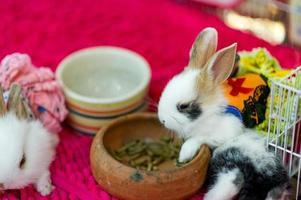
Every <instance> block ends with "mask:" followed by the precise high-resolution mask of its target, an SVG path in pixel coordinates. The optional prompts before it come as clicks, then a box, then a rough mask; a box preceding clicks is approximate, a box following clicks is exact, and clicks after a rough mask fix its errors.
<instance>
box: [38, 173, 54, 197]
mask: <svg viewBox="0 0 301 200" xmlns="http://www.w3.org/2000/svg"><path fill="white" fill-rule="evenodd" d="M35 186H36V189H37V191H38V192H39V193H40V194H41V195H42V196H47V195H49V194H50V193H51V192H52V190H53V189H54V186H52V184H51V180H50V173H49V171H47V172H46V173H44V174H43V175H42V176H41V177H40V178H39V179H38V181H37V182H36V184H35Z"/></svg>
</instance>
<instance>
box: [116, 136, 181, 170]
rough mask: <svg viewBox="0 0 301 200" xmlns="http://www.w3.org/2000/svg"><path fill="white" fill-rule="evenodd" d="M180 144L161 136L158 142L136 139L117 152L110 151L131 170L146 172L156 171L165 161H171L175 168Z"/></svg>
mask: <svg viewBox="0 0 301 200" xmlns="http://www.w3.org/2000/svg"><path fill="white" fill-rule="evenodd" d="M180 146H181V144H180V143H179V142H177V143H176V142H174V141H173V139H172V138H171V137H168V136H162V137H161V138H160V140H159V141H147V140H141V139H136V140H132V141H130V142H128V143H125V144H124V145H123V146H122V147H120V148H119V149H117V150H111V154H112V156H113V157H114V158H115V159H116V160H118V161H120V162H122V163H124V164H126V165H129V166H131V167H133V168H136V169H143V170H147V171H153V170H157V169H158V166H159V165H160V164H162V163H163V162H165V161H167V160H173V161H174V162H175V164H176V166H179V165H178V163H177V158H178V156H179V151H180Z"/></svg>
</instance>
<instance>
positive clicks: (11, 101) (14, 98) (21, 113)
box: [7, 84, 27, 119]
mask: <svg viewBox="0 0 301 200" xmlns="http://www.w3.org/2000/svg"><path fill="white" fill-rule="evenodd" d="M7 107H8V110H9V111H11V112H14V113H15V114H16V115H17V117H18V118H19V119H26V118H27V114H26V110H25V107H24V104H23V99H22V95H21V86H20V85H18V84H13V85H12V87H11V89H10V93H9V97H8V102H7Z"/></svg>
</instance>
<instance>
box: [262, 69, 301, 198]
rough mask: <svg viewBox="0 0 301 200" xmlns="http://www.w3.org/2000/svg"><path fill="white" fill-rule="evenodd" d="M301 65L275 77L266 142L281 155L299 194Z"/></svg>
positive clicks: (300, 163) (296, 194)
mask: <svg viewBox="0 0 301 200" xmlns="http://www.w3.org/2000/svg"><path fill="white" fill-rule="evenodd" d="M300 100H301V67H299V68H297V69H296V70H294V71H293V72H292V73H291V74H290V75H288V76H287V77H285V78H283V79H281V80H272V83H271V96H270V109H269V126H268V134H267V145H268V147H269V148H270V149H271V150H273V151H274V152H275V154H277V155H278V156H280V158H281V159H282V162H283V164H284V165H285V166H286V168H287V171H288V173H289V176H290V177H291V179H292V181H294V182H295V183H296V184H295V191H294V192H295V194H293V195H294V196H295V198H296V199H298V198H299V194H300V189H299V186H300V169H301V159H300V158H301V156H300V154H301V141H300V139H301V138H300V128H301V101H300Z"/></svg>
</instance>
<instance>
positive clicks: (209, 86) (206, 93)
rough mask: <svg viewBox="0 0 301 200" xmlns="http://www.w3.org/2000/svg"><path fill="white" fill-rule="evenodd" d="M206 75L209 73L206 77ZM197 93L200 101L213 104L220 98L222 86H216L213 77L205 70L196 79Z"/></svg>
mask: <svg viewBox="0 0 301 200" xmlns="http://www.w3.org/2000/svg"><path fill="white" fill-rule="evenodd" d="M204 73H207V74H206V75H205V74H204ZM196 91H197V93H198V96H199V98H198V99H199V101H201V102H202V103H206V104H211V103H212V102H215V101H216V98H219V97H218V96H219V95H218V94H219V93H220V86H219V85H216V84H215V81H214V79H213V75H212V74H209V73H208V71H206V70H205V69H204V70H202V71H201V72H200V74H199V75H198V76H197V79H196Z"/></svg>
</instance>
